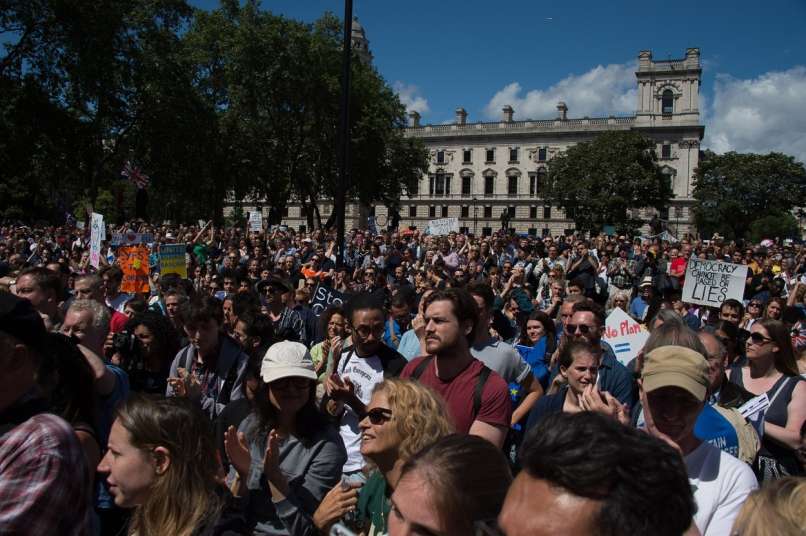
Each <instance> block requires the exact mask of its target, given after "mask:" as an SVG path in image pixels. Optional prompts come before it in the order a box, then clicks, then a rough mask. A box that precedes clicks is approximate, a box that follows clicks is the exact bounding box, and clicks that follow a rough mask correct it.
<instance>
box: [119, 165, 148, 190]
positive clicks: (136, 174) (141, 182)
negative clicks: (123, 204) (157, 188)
mask: <svg viewBox="0 0 806 536" xmlns="http://www.w3.org/2000/svg"><path fill="white" fill-rule="evenodd" d="M120 174H121V176H123V177H126V178H127V179H129V180H130V181H131V182H132V183H133V184H134V185H135V186H137V188H138V189H140V190H143V189H145V188H147V187H148V183H149V180H150V178H149V176H148V175H146V174H145V173H143V170H142V169H140V168H139V167H138V166H137V165H135V164H133V163H132V161H131V160H126V163H125V164H124V165H123V170H122V171H121V172H120Z"/></svg>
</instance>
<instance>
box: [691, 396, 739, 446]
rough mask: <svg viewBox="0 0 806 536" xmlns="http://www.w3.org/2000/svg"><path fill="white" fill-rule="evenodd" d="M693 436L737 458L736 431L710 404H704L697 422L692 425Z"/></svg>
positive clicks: (737, 441) (737, 443)
mask: <svg viewBox="0 0 806 536" xmlns="http://www.w3.org/2000/svg"><path fill="white" fill-rule="evenodd" d="M694 435H695V436H697V437H698V438H699V439H702V440H703V441H706V442H708V443H710V444H712V445H713V446H715V447H716V448H718V449H721V450H723V451H725V452H727V453H728V454H730V455H731V456H734V457H736V458H738V457H739V438H738V436H737V435H736V429H735V428H734V427H733V425H732V424H731V423H730V422H729V421H728V420H727V419H726V418H725V417H723V416H722V415H721V414H720V413H719V412H718V411H717V410H715V409H714V408H713V406H711V405H710V404H706V405H705V407H703V408H702V411H701V412H700V414H699V416H698V417H697V422H696V423H694Z"/></svg>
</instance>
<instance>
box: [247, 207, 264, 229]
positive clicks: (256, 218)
mask: <svg viewBox="0 0 806 536" xmlns="http://www.w3.org/2000/svg"><path fill="white" fill-rule="evenodd" d="M249 230H250V231H251V232H253V233H259V232H260V231H262V230H263V213H262V212H260V211H259V210H256V211H253V212H250V213H249Z"/></svg>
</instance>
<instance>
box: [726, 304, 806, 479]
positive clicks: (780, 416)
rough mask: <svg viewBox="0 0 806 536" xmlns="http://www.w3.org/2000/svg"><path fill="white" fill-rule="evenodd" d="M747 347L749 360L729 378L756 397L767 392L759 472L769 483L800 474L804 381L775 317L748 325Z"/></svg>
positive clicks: (805, 398) (786, 331)
mask: <svg viewBox="0 0 806 536" xmlns="http://www.w3.org/2000/svg"><path fill="white" fill-rule="evenodd" d="M746 349H747V363H746V364H745V365H743V366H738V365H736V366H734V367H733V368H732V369H731V371H730V381H732V382H733V383H735V384H737V385H739V386H740V387H743V388H744V389H747V390H748V391H750V392H751V393H753V394H754V395H761V394H764V393H766V394H767V398H768V399H769V401H770V405H769V407H768V408H767V410H766V412H765V414H764V435H763V437H762V440H761V450H760V451H759V455H758V459H757V461H756V463H755V464H754V469H755V471H756V476H757V477H758V479H759V481H765V480H774V479H777V478H780V477H783V476H787V475H793V476H794V475H801V474H803V473H802V468H801V467H800V466H799V464H798V462H797V458H796V456H795V450H796V449H797V448H798V447H799V446H800V429H801V426H803V422H804V420H806V382H804V381H803V379H802V378H801V377H800V376H799V375H798V367H797V364H796V363H795V356H794V354H793V351H792V339H791V337H790V332H789V329H788V328H787V327H786V325H784V324H783V323H782V322H779V321H777V320H770V319H763V320H759V321H757V322H755V323H754V324H753V326H752V327H751V328H750V338H749V339H747V344H746Z"/></svg>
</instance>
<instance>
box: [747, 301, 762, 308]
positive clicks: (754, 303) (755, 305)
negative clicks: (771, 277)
mask: <svg viewBox="0 0 806 536" xmlns="http://www.w3.org/2000/svg"><path fill="white" fill-rule="evenodd" d="M747 306H748V307H761V304H760V303H758V302H750V303H749V304H747Z"/></svg>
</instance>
